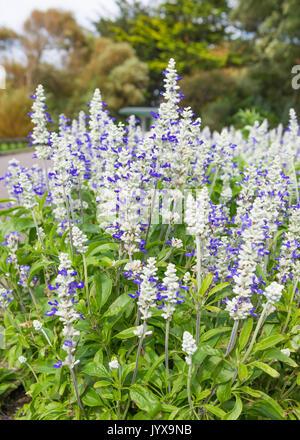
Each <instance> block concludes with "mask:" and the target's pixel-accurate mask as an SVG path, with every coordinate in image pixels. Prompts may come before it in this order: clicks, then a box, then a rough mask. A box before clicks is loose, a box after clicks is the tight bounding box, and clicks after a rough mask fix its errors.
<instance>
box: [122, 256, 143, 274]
mask: <svg viewBox="0 0 300 440" xmlns="http://www.w3.org/2000/svg"><path fill="white" fill-rule="evenodd" d="M143 267H144V265H143V263H142V262H141V260H133V261H130V262H129V263H126V264H125V266H124V271H130V270H131V271H132V276H133V277H134V276H135V275H138V274H140V273H142V271H143Z"/></svg>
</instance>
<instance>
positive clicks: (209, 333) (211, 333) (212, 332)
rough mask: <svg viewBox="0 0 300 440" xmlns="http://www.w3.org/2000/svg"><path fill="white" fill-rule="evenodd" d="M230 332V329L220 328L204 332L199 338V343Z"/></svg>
mask: <svg viewBox="0 0 300 440" xmlns="http://www.w3.org/2000/svg"><path fill="white" fill-rule="evenodd" d="M230 331H231V327H220V328H212V329H211V330H208V331H207V332H205V333H204V334H203V335H202V336H201V338H200V342H204V341H208V339H210V338H213V337H214V336H216V335H220V334H222V333H227V332H230Z"/></svg>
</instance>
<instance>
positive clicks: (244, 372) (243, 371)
mask: <svg viewBox="0 0 300 440" xmlns="http://www.w3.org/2000/svg"><path fill="white" fill-rule="evenodd" d="M238 376H239V379H240V380H241V381H243V380H245V379H247V377H248V368H247V367H246V365H245V364H239V368H238Z"/></svg>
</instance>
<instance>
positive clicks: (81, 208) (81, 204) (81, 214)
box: [78, 182, 84, 224]
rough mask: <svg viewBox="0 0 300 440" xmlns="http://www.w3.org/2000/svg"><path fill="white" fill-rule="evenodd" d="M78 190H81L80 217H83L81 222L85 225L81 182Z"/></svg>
mask: <svg viewBox="0 0 300 440" xmlns="http://www.w3.org/2000/svg"><path fill="white" fill-rule="evenodd" d="M78 190H79V199H80V216H81V222H82V224H84V215H83V203H82V191H81V183H80V182H79V186H78Z"/></svg>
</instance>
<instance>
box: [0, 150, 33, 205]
mask: <svg viewBox="0 0 300 440" xmlns="http://www.w3.org/2000/svg"><path fill="white" fill-rule="evenodd" d="M33 154H34V149H33V148H32V149H30V150H29V151H26V152H24V151H23V152H21V153H14V154H5V155H3V156H2V155H0V176H1V177H2V176H4V174H5V173H6V171H7V166H8V162H9V161H10V160H11V159H12V158H13V157H14V158H16V159H17V160H19V161H20V163H21V165H23V166H24V167H31V166H32V165H33V164H35V163H39V164H40V166H42V161H41V160H39V159H33V157H32V156H33ZM7 196H8V194H7V190H6V188H5V187H4V186H3V181H2V180H0V199H3V198H5V197H7Z"/></svg>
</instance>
